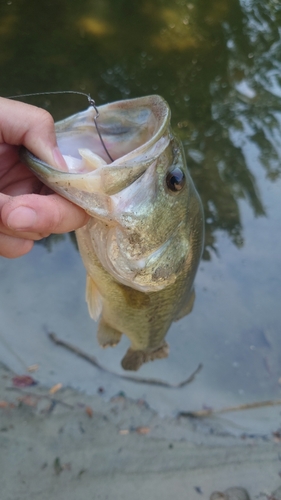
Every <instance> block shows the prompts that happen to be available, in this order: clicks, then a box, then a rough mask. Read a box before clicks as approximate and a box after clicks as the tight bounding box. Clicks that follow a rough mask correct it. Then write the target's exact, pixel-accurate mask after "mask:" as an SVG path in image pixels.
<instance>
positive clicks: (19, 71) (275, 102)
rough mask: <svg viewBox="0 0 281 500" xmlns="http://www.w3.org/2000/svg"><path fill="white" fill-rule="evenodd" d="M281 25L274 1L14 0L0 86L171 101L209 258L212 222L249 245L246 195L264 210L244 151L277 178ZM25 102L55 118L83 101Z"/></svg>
mask: <svg viewBox="0 0 281 500" xmlns="http://www.w3.org/2000/svg"><path fill="white" fill-rule="evenodd" d="M280 23H281V7H280V5H279V2H278V1H273V0H267V1H262V0H255V1H249V0H244V1H242V0H241V2H239V1H238V0H229V1H228V2H225V0H224V1H223V0H210V1H209V2H206V1H205V0H194V1H187V2H186V1H183V0H177V1H175V2H173V3H171V2H170V1H168V0H155V1H154V2H151V1H150V0H139V1H138V2H131V1H130V0H96V1H95V2H93V1H91V0H80V1H79V2H75V1H74V0H56V1H54V0H49V1H48V2H43V3H40V4H39V3H38V2H37V1H35V0H18V1H17V2H14V1H9V0H8V1H7V2H5V3H2V4H1V6H0V44H1V51H0V93H1V95H11V94H12V95H13V94H15V93H25V92H40V91H47V90H50V91H54V90H63V89H66V90H70V89H74V90H82V91H85V92H87V93H90V94H91V95H92V97H94V98H95V99H96V100H97V102H98V103H103V102H109V101H113V100H116V99H123V98H127V97H136V96H141V95H146V94H151V93H158V94H160V95H162V96H163V97H165V99H166V100H167V101H168V102H169V105H170V107H171V110H172V119H173V126H174V129H175V130H176V131H177V132H178V134H179V135H180V137H181V139H182V141H183V143H184V145H185V150H186V155H187V159H188V163H189V168H190V170H191V172H192V176H193V178H194V180H195V183H196V185H197V188H198V190H199V192H200V195H201V197H202V200H203V203H204V208H205V214H206V250H205V254H204V256H205V258H210V249H212V248H213V249H214V250H215V249H216V231H217V230H223V231H225V232H226V233H227V234H228V235H229V237H230V238H231V239H232V241H233V242H234V243H235V244H236V245H237V246H241V245H243V230H242V224H241V214H240V206H239V200H240V199H246V200H247V202H248V203H249V205H250V206H251V208H252V210H253V213H254V214H255V215H256V216H262V215H266V213H265V208H264V206H263V202H262V199H261V196H260V193H259V190H258V187H257V182H256V180H255V175H256V171H255V168H256V166H255V165H254V164H253V162H251V161H249V158H248V157H247V155H246V152H245V151H246V150H247V147H250V146H251V145H253V147H255V148H257V150H258V155H259V161H260V163H261V165H262V167H263V168H264V170H265V172H266V174H267V177H268V179H270V180H271V181H274V180H275V179H276V178H278V177H279V175H280V140H279V136H280V111H281V109H280V98H279V96H280V95H281V85H280V83H281V82H280V74H281V71H280V69H281V68H280V66H281V63H280V57H279V54H280V48H281V47H280V36H279V31H278V27H279V26H280ZM29 102H32V103H34V104H38V105H41V106H43V107H46V108H47V109H48V110H49V111H50V112H51V113H52V114H53V115H54V117H55V119H59V118H62V117H63V116H67V115H69V114H71V113H74V112H77V111H78V110H79V109H81V108H83V107H86V106H87V103H86V101H85V102H84V101H83V98H81V97H78V96H72V97H69V96H68V97H62V96H57V97H55V96H54V97H53V96H52V97H51V96H50V97H41V98H33V99H29ZM248 156H249V155H248Z"/></svg>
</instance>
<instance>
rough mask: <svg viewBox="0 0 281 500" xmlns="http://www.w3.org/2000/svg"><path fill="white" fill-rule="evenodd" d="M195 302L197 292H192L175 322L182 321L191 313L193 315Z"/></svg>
mask: <svg viewBox="0 0 281 500" xmlns="http://www.w3.org/2000/svg"><path fill="white" fill-rule="evenodd" d="M194 301H195V291H194V290H192V292H191V294H190V295H189V296H188V300H187V301H186V302H184V304H183V306H182V308H181V309H180V310H179V312H178V314H177V315H176V317H175V319H174V321H178V320H179V319H182V318H184V316H187V315H188V314H189V313H191V311H192V309H193V304H194Z"/></svg>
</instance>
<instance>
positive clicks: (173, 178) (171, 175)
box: [166, 167, 185, 193]
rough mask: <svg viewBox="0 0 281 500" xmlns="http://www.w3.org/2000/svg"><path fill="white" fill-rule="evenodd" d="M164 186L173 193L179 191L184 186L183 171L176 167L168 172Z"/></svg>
mask: <svg viewBox="0 0 281 500" xmlns="http://www.w3.org/2000/svg"><path fill="white" fill-rule="evenodd" d="M166 184H167V187H168V189H169V191H173V193H177V192H179V191H181V190H182V188H183V187H184V185H185V175H184V173H183V171H182V170H181V169H180V168H178V167H176V168H175V169H174V170H171V171H170V172H168V174H167V176H166Z"/></svg>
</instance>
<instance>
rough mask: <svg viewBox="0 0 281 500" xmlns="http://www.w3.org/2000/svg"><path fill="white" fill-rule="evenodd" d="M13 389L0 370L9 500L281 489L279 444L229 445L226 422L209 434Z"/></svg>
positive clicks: (128, 404) (67, 395)
mask: <svg viewBox="0 0 281 500" xmlns="http://www.w3.org/2000/svg"><path fill="white" fill-rule="evenodd" d="M12 379H13V374H12V372H10V371H9V370H8V369H6V368H5V367H4V366H3V365H1V368H0V470H1V478H0V485H1V500H35V499H40V500H45V499H46V500H47V499H48V500H49V499H51V498H56V499H57V500H60V499H66V498H67V499H68V500H77V499H80V498H81V499H84V498H85V499H86V498H87V499H88V498H94V499H102V500H106V499H114V500H118V499H122V500H125V499H134V500H138V499H143V498H147V499H153V500H158V499H159V500H160V499H161V500H166V499H167V500H168V499H169V500H170V499H171V498H172V497H175V498H186V499H188V500H193V499H194V500H195V499H199V498H206V499H209V498H210V495H211V493H212V492H213V491H214V490H220V491H222V490H225V489H226V488H229V487H233V486H237V487H238V486H239V487H243V488H246V489H247V490H248V492H249V494H250V496H251V499H255V498H263V496H264V495H269V494H270V493H272V492H273V491H274V490H276V489H277V488H278V487H280V485H281V478H280V470H281V462H280V442H279V441H280V439H279V437H278V435H275V436H271V437H270V436H268V437H267V438H261V437H258V438H257V437H245V436H244V437H243V438H241V437H239V438H238V437H233V436H229V435H227V434H226V433H224V432H222V431H221V429H222V426H221V425H220V420H219V419H212V420H213V423H211V422H210V421H209V423H208V424H209V425H208V431H207V430H206V429H207V426H206V427H205V432H204V424H203V427H202V422H201V421H198V420H196V419H188V418H183V417H181V418H160V417H159V416H158V415H157V414H156V413H155V412H154V411H152V410H151V409H150V408H149V407H148V406H147V404H146V403H145V402H144V401H142V400H138V401H132V400H130V399H128V398H126V397H125V396H124V395H122V394H121V395H118V396H116V397H114V398H112V399H111V401H109V402H105V401H103V399H102V397H100V396H99V395H95V396H86V395H84V394H81V393H79V392H76V391H74V390H71V389H61V390H58V391H57V392H56V393H54V394H50V392H49V390H48V389H46V388H44V387H42V386H40V385H34V386H31V387H25V388H17V387H15V386H14V384H13V380H12ZM209 420H211V419H209ZM265 498H266V497H265Z"/></svg>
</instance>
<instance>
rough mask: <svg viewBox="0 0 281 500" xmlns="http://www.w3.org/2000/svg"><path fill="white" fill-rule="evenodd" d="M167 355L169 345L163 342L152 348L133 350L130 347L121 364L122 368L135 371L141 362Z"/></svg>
mask: <svg viewBox="0 0 281 500" xmlns="http://www.w3.org/2000/svg"><path fill="white" fill-rule="evenodd" d="M168 355H169V346H168V344H167V342H164V343H163V344H162V345H161V346H160V347H157V348H156V349H154V350H144V351H141V350H137V351H136V350H134V349H132V348H131V347H130V348H129V349H128V351H127V352H126V354H125V356H124V358H123V359H122V362H121V365H122V368H123V369H124V370H132V371H137V370H138V369H139V368H140V367H141V365H142V364H143V363H147V362H148V361H153V360H154V359H163V358H167V356H168Z"/></svg>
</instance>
